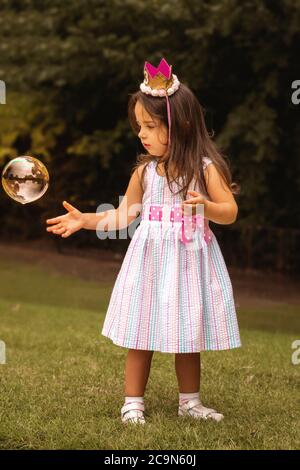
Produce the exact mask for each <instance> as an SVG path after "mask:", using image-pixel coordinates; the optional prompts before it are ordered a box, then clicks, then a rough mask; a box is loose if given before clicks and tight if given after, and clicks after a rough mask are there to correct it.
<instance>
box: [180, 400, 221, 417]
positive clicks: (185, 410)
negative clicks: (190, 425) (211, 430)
mask: <svg viewBox="0 0 300 470" xmlns="http://www.w3.org/2000/svg"><path fill="white" fill-rule="evenodd" d="M185 415H188V416H192V417H193V418H196V419H197V418H198V419H209V418H210V419H214V420H215V421H221V420H222V419H223V418H224V415H222V413H218V412H217V411H216V410H214V409H212V408H206V406H203V405H202V403H201V401H200V400H199V399H198V398H192V399H191V400H189V401H188V402H186V403H184V404H183V405H179V408H178V416H185Z"/></svg>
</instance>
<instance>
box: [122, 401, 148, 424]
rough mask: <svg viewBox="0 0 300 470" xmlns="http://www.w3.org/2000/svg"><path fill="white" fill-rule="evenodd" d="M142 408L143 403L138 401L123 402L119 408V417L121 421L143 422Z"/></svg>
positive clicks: (143, 408)
mask: <svg viewBox="0 0 300 470" xmlns="http://www.w3.org/2000/svg"><path fill="white" fill-rule="evenodd" d="M144 410H145V406H144V403H141V402H138V401H135V402H131V403H125V405H124V406H123V407H122V408H121V419H122V421H123V423H127V422H130V423H137V424H145V418H144Z"/></svg>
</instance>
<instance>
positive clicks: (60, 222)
mask: <svg viewBox="0 0 300 470" xmlns="http://www.w3.org/2000/svg"><path fill="white" fill-rule="evenodd" d="M63 206H64V208H65V209H67V211H68V213H67V214H65V215H60V216H59V217H55V218H54V219H48V220H47V221H46V222H47V224H53V225H52V226H51V227H47V232H53V233H55V234H56V235H61V236H62V237H63V238H67V237H69V236H70V235H72V233H74V232H77V231H78V230H80V229H81V228H83V213H82V212H80V211H79V210H78V209H76V208H75V207H73V206H72V205H71V204H69V203H68V202H67V201H63Z"/></svg>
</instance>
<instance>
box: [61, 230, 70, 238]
mask: <svg viewBox="0 0 300 470" xmlns="http://www.w3.org/2000/svg"><path fill="white" fill-rule="evenodd" d="M69 235H71V232H70V230H67V231H66V232H65V233H63V234H62V237H64V238H67V237H68V236H69Z"/></svg>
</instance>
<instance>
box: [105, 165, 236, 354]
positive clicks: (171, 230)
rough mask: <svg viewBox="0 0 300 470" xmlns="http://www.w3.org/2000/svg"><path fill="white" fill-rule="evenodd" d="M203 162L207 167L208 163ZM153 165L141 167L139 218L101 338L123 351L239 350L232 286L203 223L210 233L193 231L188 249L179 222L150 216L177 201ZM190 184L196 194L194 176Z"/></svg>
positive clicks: (178, 196) (213, 239)
mask: <svg viewBox="0 0 300 470" xmlns="http://www.w3.org/2000/svg"><path fill="white" fill-rule="evenodd" d="M203 162H204V163H203V164H204V168H205V167H206V166H207V165H208V164H209V163H211V160H210V159H208V158H204V160H203ZM157 163H158V162H157V160H155V159H153V160H151V161H150V162H149V163H148V165H147V167H146V170H145V179H144V194H143V200H142V210H141V215H140V216H139V218H141V222H140V224H139V225H138V227H137V228H136V230H135V232H134V234H133V236H132V239H131V241H130V244H129V246H128V249H127V252H126V254H125V257H124V259H123V263H122V266H121V268H120V271H119V273H118V276H117V279H116V282H115V285H114V287H113V290H112V293H111V297H110V301H109V305H108V309H107V312H106V316H105V320H104V324H103V328H102V335H104V336H106V337H108V338H110V339H111V340H112V341H113V343H114V344H116V345H119V346H122V347H125V348H131V349H143V350H151V351H160V352H169V353H191V352H200V351H205V350H206V351H207V350H224V349H231V348H237V347H239V346H241V341H240V335H239V328H238V323H237V316H236V310H235V303H234V297H233V290H232V285H231V281H230V277H229V274H228V271H227V268H226V265H225V262H224V258H223V255H222V252H221V250H220V247H219V244H218V241H217V239H216V237H215V235H214V233H213V232H212V231H211V229H210V227H209V223H208V220H207V219H205V224H206V229H207V230H208V234H209V237H208V238H207V236H206V237H204V236H203V230H202V231H201V230H198V229H196V230H195V232H194V237H193V240H194V243H195V244H196V249H193V250H188V249H187V245H186V244H184V243H182V241H181V240H180V237H179V236H178V234H179V232H178V231H179V230H180V224H174V223H172V222H166V221H164V222H159V221H152V220H149V217H148V212H147V209H148V208H149V205H155V204H156V205H165V206H175V207H176V206H177V207H178V206H179V205H180V204H181V202H182V201H181V199H180V195H179V194H177V195H174V194H172V192H171V191H170V189H169V187H168V183H167V179H166V177H165V176H161V175H159V174H158V172H157ZM172 185H173V188H174V189H173V191H174V190H175V191H174V192H176V191H177V190H178V189H179V188H178V186H177V184H176V183H175V182H173V183H172ZM190 189H195V190H196V191H198V192H200V189H199V188H198V187H197V185H196V182H195V180H193V181H192V182H191V185H190ZM146 215H147V216H146ZM207 230H206V235H207Z"/></svg>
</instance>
